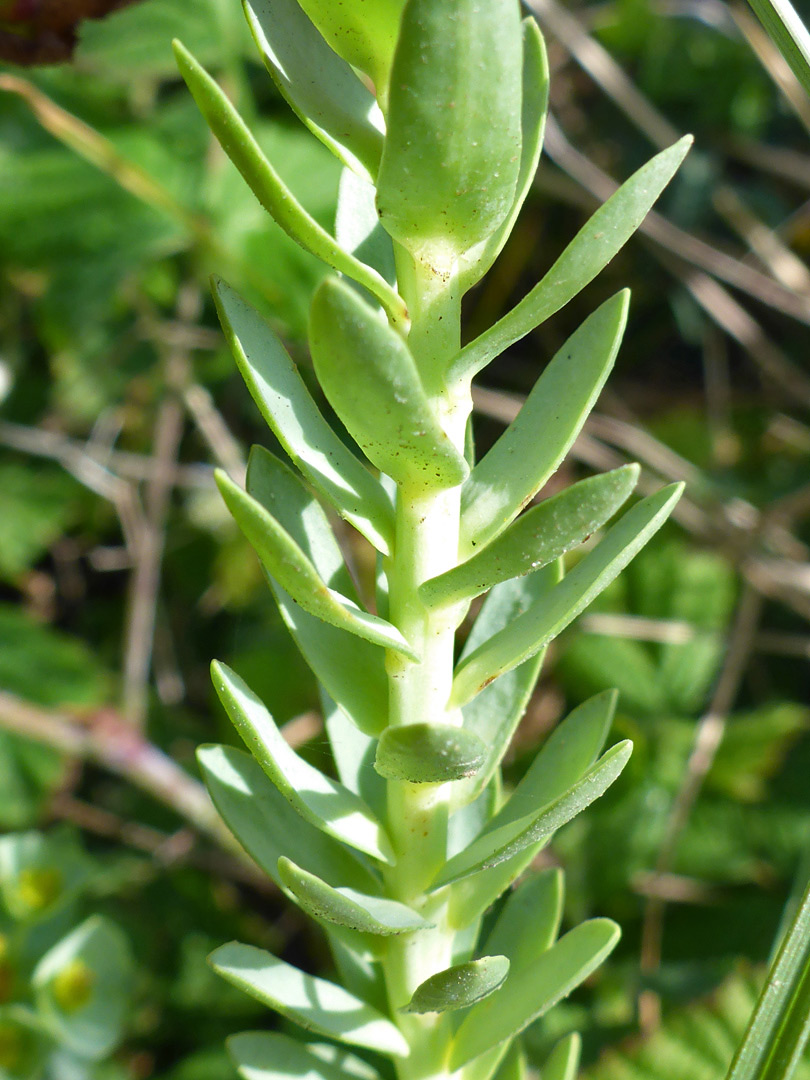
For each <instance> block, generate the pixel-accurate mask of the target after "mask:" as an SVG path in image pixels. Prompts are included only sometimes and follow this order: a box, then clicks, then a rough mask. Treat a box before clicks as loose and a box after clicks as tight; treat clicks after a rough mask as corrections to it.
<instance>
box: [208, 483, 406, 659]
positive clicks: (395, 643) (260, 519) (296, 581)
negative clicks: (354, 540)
mask: <svg viewBox="0 0 810 1080" xmlns="http://www.w3.org/2000/svg"><path fill="white" fill-rule="evenodd" d="M216 481H217V485H218V487H219V490H220V492H221V493H222V497H223V499H224V500H225V503H226V505H227V507H228V509H229V510H230V512H231V514H232V515H233V517H234V520H235V521H236V523H237V525H238V526H239V528H240V529H241V530H242V532H243V533H244V534H245V536H246V538H247V539H248V540H249V541H250V543H251V546H252V547H253V548H254V549H255V551H256V554H257V555H258V556H259V559H260V560H261V562H262V565H263V566H264V568H265V569H266V570H267V573H268V574H270V576H271V577H272V578H273V579H274V580H275V581H277V582H278V584H279V585H280V586H281V587H282V589H284V591H285V592H287V593H289V595H290V596H291V597H292V598H293V600H295V602H296V603H297V604H300V605H301V607H302V608H303V609H304V610H305V611H307V612H309V614H310V615H315V616H316V617H317V618H319V619H322V620H323V621H324V622H328V623H331V625H332V626H336V627H338V628H339V629H341V630H348V631H349V632H350V633H352V634H357V635H358V636H359V637H362V638H365V639H366V640H367V641H370V642H372V643H373V644H375V645H380V646H382V647H383V648H385V649H396V650H397V651H398V652H401V653H403V654H404V655H405V656H407V657H409V659H411V660H418V656H417V655H416V653H415V652H414V651H413V649H412V648H411V646H410V645H409V644H408V642H407V641H406V640H405V638H403V636H402V634H400V632H399V630H397V628H396V627H395V626H392V625H391V623H389V622H386V621H385V619H380V618H378V616H376V615H371V614H370V613H369V612H367V611H364V610H363V609H362V608H361V607H360V606H359V605H358V604H356V603H355V602H354V601H353V600H351V599H350V598H349V597H347V596H342V595H341V594H340V593H338V592H335V591H334V590H333V589H330V588H329V587H328V586H327V585H326V583H325V582H324V580H323V578H322V577H321V576H320V574H319V573H318V571H317V570H316V569H315V567H314V566H313V564H312V562H311V560H310V559H309V558H308V557H307V556H306V555H305V554H304V552H303V551H302V550H301V548H300V547H299V545H298V544H297V543H296V542H295V540H293V538H292V537H291V536H290V534H289V533H288V532H287V531H286V529H284V528H282V526H281V525H280V524H279V523H278V521H277V520H276V519H275V518H274V517H273V516H272V515H271V514H270V513H269V512H268V511H267V510H265V509H264V507H263V506H262V505H261V504H260V503H259V502H257V501H256V500H255V499H254V498H252V497H251V496H250V495H248V494H247V492H245V491H243V490H242V489H241V488H240V487H238V486H237V485H236V484H234V482H233V481H232V480H231V479H230V477H228V476H227V475H226V474H225V473H223V472H217V474H216Z"/></svg>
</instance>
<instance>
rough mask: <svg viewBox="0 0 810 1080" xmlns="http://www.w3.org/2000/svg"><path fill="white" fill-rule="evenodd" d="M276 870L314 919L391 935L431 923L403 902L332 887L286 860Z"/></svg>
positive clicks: (366, 931) (364, 932) (411, 930)
mask: <svg viewBox="0 0 810 1080" xmlns="http://www.w3.org/2000/svg"><path fill="white" fill-rule="evenodd" d="M278 872H279V876H280V878H281V880H282V881H283V883H284V885H285V886H286V887H287V889H288V890H289V892H291V893H292V894H293V896H294V897H295V899H296V901H297V902H298V904H300V906H301V907H302V908H303V909H304V911H306V912H307V913H308V914H309V915H312V916H313V918H315V919H323V920H324V921H326V922H329V923H334V924H336V925H337V926H345V927H347V928H348V929H350V930H357V931H358V932H359V933H361V934H378V935H381V936H383V937H391V936H394V935H397V934H406V933H412V932H413V931H415V930H424V929H426V928H427V927H429V926H430V925H431V924H430V923H428V922H426V921H425V920H424V919H423V918H422V917H421V915H418V914H417V913H416V912H415V911H412V910H411V909H410V908H409V907H406V906H405V904H400V903H398V902H397V901H396V900H386V899H384V898H381V897H378V896H369V895H368V894H367V893H360V892H357V890H355V889H347V888H345V887H344V888H339V889H334V888H332V886H331V885H327V883H326V882H325V881H322V880H321V879H320V878H319V877H317V876H316V875H315V874H310V873H307V871H306V870H302V869H301V867H300V866H297V865H296V864H295V863H294V862H292V860H290V859H285V858H282V859H279V864H278Z"/></svg>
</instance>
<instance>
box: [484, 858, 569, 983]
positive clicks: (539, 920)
mask: <svg viewBox="0 0 810 1080" xmlns="http://www.w3.org/2000/svg"><path fill="white" fill-rule="evenodd" d="M563 896H564V892H563V874H562V870H560V869H559V868H558V867H556V866H555V867H551V868H550V869H547V870H542V871H540V873H539V874H534V875H533V876H531V877H527V878H526V879H525V880H524V881H522V882H521V883H520V885H518V887H517V888H516V889H515V890H514V891H513V892H512V893H511V894H510V896H509V897H507V900H506V903H505V904H504V906H503V908H502V909H501V913H500V915H499V916H498V921H497V922H496V923H495V925H494V927H493V928H492V932H491V933H490V935H489V937H488V938H487V941H486V945H485V946H484V950H485V951H486V952H487V953H489V954H494V953H500V954H502V955H503V956H507V957H508V958H509V963H510V965H511V966H510V969H509V970H510V971H511V972H512V974H513V975H516V974H517V973H518V972H519V971H523V970H524V969H525V968H527V967H531V966H532V965H533V964H534V962H535V961H536V960H537V959H538V957H540V956H542V955H543V953H544V952H545V951H546V950H547V949H550V948H551V946H552V945H553V944H554V942H555V941H556V940H557V934H558V933H559V930H560V922H561V920H562V914H563Z"/></svg>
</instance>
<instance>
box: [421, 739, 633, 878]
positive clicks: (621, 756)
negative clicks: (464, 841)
mask: <svg viewBox="0 0 810 1080" xmlns="http://www.w3.org/2000/svg"><path fill="white" fill-rule="evenodd" d="M632 750H633V744H632V743H631V742H630V741H629V740H625V741H624V742H621V743H618V744H617V745H616V746H614V747H613V748H612V749H611V750H608V752H607V753H606V754H604V755H603V756H602V757H601V758H600V759H599V761H598V762H597V763H596V764H595V765H594V766H593V767H592V768H591V769H589V770H588V771H587V772H586V773H585V775H584V776H582V777H581V779H579V780H578V781H577V782H576V783H575V784H574V785H573V786H572V787H571V788H569V790H568V791H567V792H566V793H565V794H564V795H561V796H560V797H559V798H557V799H555V800H554V802H552V803H549V804H548V805H546V806H545V807H543V808H542V809H539V810H538V811H536V812H535V813H534V814H527V815H526V816H525V817H522V818H518V819H517V820H516V821H510V822H508V823H506V824H503V825H500V826H498V827H496V828H493V829H491V830H488V831H487V832H485V833H484V834H483V835H482V836H480V837H479V838H478V839H477V840H474V841H473V842H472V844H470V846H469V847H468V848H467V849H466V850H465V851H462V852H460V853H459V854H458V855H454V856H453V858H452V859H450V860H449V861H448V862H447V863H446V864H445V866H444V868H443V869H442V871H441V873H440V874H439V875H438V877H437V878H436V880H435V881H434V882H433V884H432V888H434V889H436V888H440V887H441V886H443V885H448V884H450V883H451V882H454V881H458V880H459V879H460V878H463V877H467V876H468V875H469V874H475V873H477V872H478V871H479V870H489V869H491V868H493V867H496V866H497V865H498V864H499V863H502V862H506V861H507V860H508V859H511V858H512V857H513V856H515V855H519V854H520V852H522V851H524V850H525V849H526V848H529V847H533V846H535V845H537V844H539V843H541V842H543V841H545V840H546V839H548V837H550V836H552V835H553V834H554V833H555V832H556V831H557V830H558V829H560V828H562V826H563V825H565V824H567V823H568V822H569V821H571V819H572V818H575V817H576V816H577V814H579V813H581V812H582V811H583V810H584V809H585V808H586V807H587V806H590V804H591V803H592V802H593V801H594V800H595V799H598V798H599V796H600V795H604V793H605V792H606V791H607V789H608V788H609V787H610V785H611V784H612V783H613V781H614V780H615V779H616V778H617V777H618V776H619V775H620V773H621V771H622V769H624V767H625V765H626V764H627V762H628V761H629V759H630V754H631V753H632Z"/></svg>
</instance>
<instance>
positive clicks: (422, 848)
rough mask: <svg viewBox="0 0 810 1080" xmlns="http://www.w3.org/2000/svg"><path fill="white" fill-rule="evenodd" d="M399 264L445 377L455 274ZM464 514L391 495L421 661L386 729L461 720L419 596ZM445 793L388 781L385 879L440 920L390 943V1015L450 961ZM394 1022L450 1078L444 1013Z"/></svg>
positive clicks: (409, 670)
mask: <svg viewBox="0 0 810 1080" xmlns="http://www.w3.org/2000/svg"><path fill="white" fill-rule="evenodd" d="M397 263H398V270H399V274H400V278H401V279H402V280H403V281H404V282H407V284H408V288H407V289H404V299H405V302H406V304H407V305H408V311H409V314H410V317H411V327H410V332H409V335H408V346H409V349H410V351H411V354H412V355H413V357H414V359H415V361H416V363H417V366H418V367H419V368H420V371H422V372H424V373H425V374H426V375H427V374H428V373H435V372H442V371H444V370H445V369H446V366H447V361H448V360H449V359H450V358H451V357H452V356H454V355H455V353H456V352H457V351H458V348H459V344H460V297H459V295H458V292H457V290H456V288H455V284H456V275H455V268H454V267H452V268H451V269H450V271H449V272H448V273H447V274H441V275H440V274H437V273H435V272H434V271H432V270H431V269H430V268H427V267H425V266H424V265H423V264H422V263H420V262H418V261H417V260H415V259H411V257H410V256H409V255H408V254H407V253H406V252H404V251H403V250H402V249H400V250H399V252H398V258H397ZM400 288H401V289H403V286H400ZM423 379H424V382H425V388H426V391H427V394H428V398H429V401H430V404H431V406H432V407H433V408H434V410H435V412H436V414H437V415H438V416H439V417H441V419H442V421H443V426H444V428H445V431H446V432H447V434H448V435H449V436H450V438H451V439H452V440H453V442H454V444H455V445H456V447H457V448H458V449H459V450H461V451H463V440H464V430H465V425H466V421H467V416H468V414H469V409H470V405H471V403H470V402H454V401H451V400H449V399H448V396H447V393H446V391H445V388H444V385H443V383H442V382H441V380H437V379H436V378H435V375H434V377H433V379H432V380H431V382H430V383H429V382H428V379H427V378H425V377H424V375H423ZM460 510H461V488H460V487H455V488H450V489H448V490H440V491H428V492H424V491H420V490H416V489H414V488H412V487H409V486H408V485H405V484H401V485H399V487H398V489H397V506H396V536H395V547H394V552H393V555H392V557H391V559H390V560H389V566H388V578H389V584H390V603H389V617H390V620H391V622H392V623H393V624H394V625H395V626H396V627H397V629H398V630H399V631H400V633H402V635H403V636H404V637H405V638H406V639H407V640H408V641H410V642H411V643H412V644H413V645H414V647H415V648H416V651H417V652H419V653H420V655H421V658H422V659H421V660H420V662H418V663H414V662H412V661H410V660H408V659H407V658H406V657H403V656H402V655H401V654H399V653H394V652H389V653H388V658H387V662H386V670H387V672H388V680H389V691H390V713H389V719H390V723H391V725H392V726H397V725H402V724H413V723H430V724H455V725H460V724H461V713H460V710H457V709H453V710H448V709H447V701H448V699H449V697H450V691H451V688H452V681H453V663H454V648H455V632H456V625H457V619H456V618H455V617H454V614H455V609H454V608H447V607H445V608H439V609H433V610H429V609H428V608H427V607H426V606H425V605H424V604H423V603H422V601H421V600H420V599H419V595H418V588H419V586H420V585H421V584H422V583H423V582H424V581H427V580H429V579H430V578H432V577H436V576H438V575H439V574H442V573H444V572H445V571H446V570H449V569H451V568H452V567H453V566H455V565H456V562H457V559H458V539H459V521H460ZM451 788H452V785H451V784H411V783H408V782H406V781H399V780H389V781H388V792H387V795H388V819H389V821H390V823H391V833H392V840H393V844H394V849H395V851H396V853H397V856H398V862H397V866H396V867H395V868H394V869H393V870H392V871H391V872H390V874H389V876H388V887H389V890H390V894H391V896H392V897H393V898H394V899H397V900H400V901H402V902H403V903H406V904H408V905H409V906H411V907H412V908H413V909H414V910H416V911H419V912H420V914H423V915H425V917H427V918H429V919H430V921H431V922H434V923H435V924H436V925H435V929H433V930H431V931H427V932H425V933H422V934H418V935H405V936H403V937H400V938H393V939H391V941H390V942H389V945H388V951H387V957H386V962H385V975H386V982H387V989H388V994H389V1000H390V1004H391V1008H392V1010H398V1009H400V1008H401V1007H402V1006H403V1005H405V1004H407V1002H408V1001H409V1000H410V998H411V996H412V994H413V992H414V990H415V989H416V987H417V986H419V985H420V983H422V982H424V980H425V979H427V978H429V977H430V976H431V975H432V974H434V973H435V972H437V971H441V970H443V969H444V968H447V967H449V966H450V964H451V963H452V943H453V933H452V931H451V930H450V928H449V927H448V926H447V908H446V902H439V903H438V904H437V903H436V901H435V900H434V901H433V902H432V903H431V902H430V901H429V900H428V899H427V898H426V896H425V895H424V893H425V889H426V888H427V886H428V885H429V883H430V881H431V879H432V878H434V877H435V876H436V873H437V872H438V871H439V869H440V868H441V867H442V866H443V865H444V863H445V861H446V860H447V826H448V819H449V814H450V809H451ZM394 1015H397V1014H396V1012H395V1014H394ZM398 1022H399V1026H400V1027H401V1029H402V1031H403V1034H404V1035H405V1037H406V1039H407V1040H408V1042H409V1044H410V1045H411V1047H412V1051H411V1056H410V1057H409V1058H408V1059H407V1060H406V1061H404V1062H402V1064H401V1066H400V1073H401V1076H402V1078H403V1080H428V1078H436V1080H438V1078H440V1077H443V1076H445V1075H448V1074H447V1073H446V1072H445V1065H444V1058H445V1057H446V1054H447V1049H448V1044H449V1028H448V1022H447V1019H446V1018H445V1017H444V1016H443V1015H441V1014H439V1015H433V1014H428V1015H426V1016H419V1015H415V1014H402V1013H399V1018H398Z"/></svg>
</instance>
